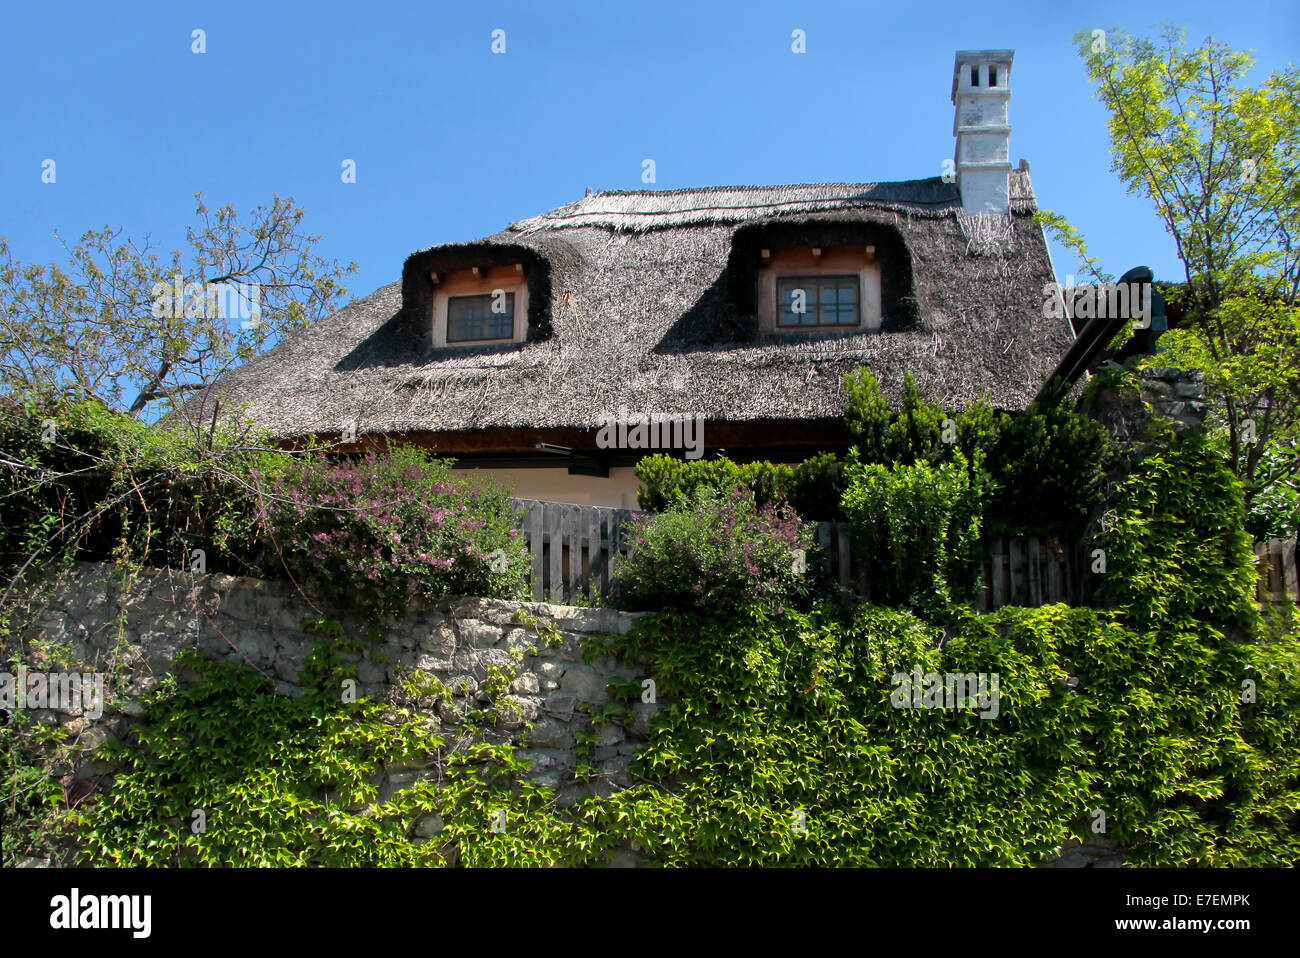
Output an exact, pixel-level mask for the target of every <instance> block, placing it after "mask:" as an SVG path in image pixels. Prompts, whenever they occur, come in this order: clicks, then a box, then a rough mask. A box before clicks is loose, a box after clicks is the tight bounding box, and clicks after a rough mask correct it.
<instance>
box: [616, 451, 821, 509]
mask: <svg viewBox="0 0 1300 958" xmlns="http://www.w3.org/2000/svg"><path fill="white" fill-rule="evenodd" d="M843 472H844V464H843V463H841V462H840V461H839V460H838V459H836V458H835V456H834V454H832V453H829V452H824V453H821V454H819V455H816V456H814V457H812V458H811V459H807V460H804V461H803V462H799V463H795V464H793V465H787V464H785V463H774V462H748V463H743V464H741V463H735V462H732V461H731V460H730V459H710V460H707V461H706V460H703V459H700V460H694V461H691V460H682V459H676V458H674V457H672V456H667V455H663V454H660V455H655V456H647V457H646V458H644V459H642V460H641V461H640V462H638V463H637V465H636V475H637V478H638V479H640V480H641V490H640V492H639V493H638V495H637V501H638V503H639V504H640V506H641V508H642V509H645V510H647V511H649V512H662V511H663V510H665V509H667V508H668V507H669V506H670V505H672V504H673V503H675V502H680V501H682V500H687V499H690V497H691V495H692V494H693V493H694V492H695V490H697V489H712V490H714V491H716V492H725V491H727V490H730V489H734V488H736V487H737V486H744V487H745V488H747V489H749V491H750V492H752V493H753V494H754V501H755V502H756V503H757V504H758V506H759V507H760V508H761V507H763V506H766V505H769V504H770V505H775V504H777V503H780V502H784V503H787V504H788V505H789V506H790V508H791V509H793V510H794V511H795V512H796V513H797V514H798V515H800V516H801V517H803V518H805V519H811V520H815V521H834V520H837V519H840V518H842V516H841V513H840V496H841V495H842V494H843V488H842V487H843Z"/></svg>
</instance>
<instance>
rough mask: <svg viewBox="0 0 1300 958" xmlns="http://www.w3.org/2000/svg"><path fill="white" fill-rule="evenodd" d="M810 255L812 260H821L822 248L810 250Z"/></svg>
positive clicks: (817, 247) (816, 247) (815, 247)
mask: <svg viewBox="0 0 1300 958" xmlns="http://www.w3.org/2000/svg"><path fill="white" fill-rule="evenodd" d="M812 254H813V259H821V258H822V248H821V247H820V246H814V247H813V248H812Z"/></svg>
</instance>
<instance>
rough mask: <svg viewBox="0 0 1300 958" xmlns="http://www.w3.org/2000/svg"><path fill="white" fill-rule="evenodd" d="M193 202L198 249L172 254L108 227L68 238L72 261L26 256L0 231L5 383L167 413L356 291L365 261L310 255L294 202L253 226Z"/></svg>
mask: <svg viewBox="0 0 1300 958" xmlns="http://www.w3.org/2000/svg"><path fill="white" fill-rule="evenodd" d="M195 199H196V200H197V208H196V210H195V214H196V216H197V218H198V222H197V224H196V225H193V226H190V227H189V228H188V229H187V230H186V240H187V249H186V250H185V251H181V250H172V251H171V252H170V253H169V254H167V255H166V256H159V254H158V252H157V251H156V250H155V249H154V247H153V246H152V244H151V243H150V242H149V239H148V237H147V236H146V238H145V241H144V242H143V243H142V244H141V243H137V242H136V241H134V240H133V239H131V238H130V237H126V238H122V231H121V230H120V229H116V230H115V229H111V228H109V227H105V228H104V229H103V230H89V231H87V232H86V233H84V234H83V235H82V237H81V239H80V240H78V241H77V242H76V243H75V244H74V245H71V246H69V245H68V244H67V243H66V242H64V244H63V246H64V249H65V250H66V251H67V255H68V262H67V264H66V266H59V265H57V264H54V263H50V264H47V265H41V264H38V263H24V262H21V261H19V260H16V259H15V258H14V257H13V254H12V252H11V251H10V248H9V244H8V243H7V242H6V241H5V240H4V239H3V238H0V341H2V342H3V343H4V348H3V351H0V391H3V392H4V393H7V394H17V393H29V394H30V393H37V394H41V395H50V394H52V393H63V394H67V393H71V394H72V395H74V396H76V397H78V398H85V397H93V398H95V399H98V400H100V401H101V402H103V403H104V404H105V405H107V406H109V407H111V408H114V409H122V410H125V411H128V412H130V413H131V414H132V415H134V416H139V417H142V418H147V417H152V416H154V415H165V414H166V413H167V412H168V411H169V410H170V409H172V408H174V406H175V405H177V404H179V403H180V402H182V401H184V398H185V396H186V395H187V394H189V393H191V392H193V391H194V390H196V389H200V388H202V387H203V386H205V385H207V384H209V383H211V382H212V381H213V380H214V379H216V378H217V377H218V376H220V375H221V374H222V373H223V372H225V371H226V370H227V369H229V368H230V367H232V366H234V365H236V364H237V363H239V362H242V361H244V360H246V359H249V358H251V357H252V356H254V355H256V354H257V353H259V352H261V351H262V350H264V349H265V348H267V347H268V346H270V345H272V344H273V343H275V342H276V341H278V340H280V339H282V338H284V337H285V336H287V335H289V334H291V333H293V332H295V331H296V330H299V329H302V328H304V327H306V326H309V325H311V324H312V323H313V322H315V321H316V320H317V319H319V318H320V317H322V316H325V315H328V314H329V313H330V312H332V311H333V310H334V309H336V308H337V307H338V306H339V305H340V303H341V301H342V300H343V298H344V297H345V296H346V295H347V290H346V289H345V288H344V287H343V286H341V285H340V284H339V282H338V281H339V280H340V279H341V278H342V277H344V276H346V275H349V274H351V273H355V272H356V269H357V266H356V264H355V263H349V264H348V265H347V266H342V265H340V264H339V263H338V262H337V261H326V260H324V259H322V258H321V257H319V256H317V255H316V254H315V253H314V252H313V249H314V246H315V244H316V243H317V242H318V241H319V240H320V237H319V236H314V235H309V234H306V233H304V232H302V231H301V229H300V226H301V222H302V217H303V210H302V209H300V208H298V207H295V206H294V203H293V198H292V197H289V198H282V197H279V196H274V197H273V198H272V202H271V205H270V206H269V207H268V206H258V207H256V208H255V209H254V210H253V211H252V214H251V217H250V220H249V221H248V222H247V223H245V222H241V221H240V219H239V217H238V216H237V215H236V213H235V209H234V207H233V206H223V207H221V208H219V209H217V210H215V211H212V212H209V210H208V208H207V206H206V205H205V204H204V202H203V194H201V193H196V194H195ZM178 288H179V291H180V295H179V296H177V295H176V293H177V290H178Z"/></svg>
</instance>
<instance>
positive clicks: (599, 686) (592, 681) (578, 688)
mask: <svg viewBox="0 0 1300 958" xmlns="http://www.w3.org/2000/svg"><path fill="white" fill-rule="evenodd" d="M560 688H561V689H562V690H563V691H565V692H568V693H569V694H570V695H574V696H576V697H577V698H579V699H581V700H582V701H584V702H590V703H592V704H593V705H600V704H602V703H603V702H604V701H605V699H606V698H608V697H609V693H608V690H607V689H606V687H605V677H604V676H603V675H601V674H600V673H599V672H597V671H596V670H595V669H593V668H591V667H590V666H587V665H573V666H570V667H569V668H568V669H566V670H565V672H564V678H562V679H561V680H560Z"/></svg>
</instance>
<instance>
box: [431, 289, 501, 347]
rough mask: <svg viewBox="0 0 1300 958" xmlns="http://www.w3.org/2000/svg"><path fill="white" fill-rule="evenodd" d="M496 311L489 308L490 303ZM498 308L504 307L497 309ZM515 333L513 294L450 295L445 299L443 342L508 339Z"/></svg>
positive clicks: (490, 306)
mask: <svg viewBox="0 0 1300 958" xmlns="http://www.w3.org/2000/svg"><path fill="white" fill-rule="evenodd" d="M494 303H495V304H496V305H497V309H498V311H497V312H493V311H492V306H493V304H494ZM500 310H504V312H501V311H500ZM514 333H515V294H514V293H506V294H505V295H504V296H495V297H494V296H492V295H491V294H484V295H482V296H452V297H450V298H449V299H448V300H447V342H449V343H463V342H469V341H471V340H475V339H511V338H513V337H514Z"/></svg>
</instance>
